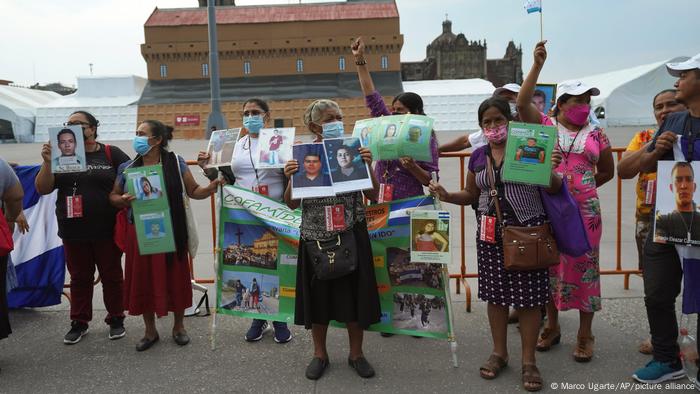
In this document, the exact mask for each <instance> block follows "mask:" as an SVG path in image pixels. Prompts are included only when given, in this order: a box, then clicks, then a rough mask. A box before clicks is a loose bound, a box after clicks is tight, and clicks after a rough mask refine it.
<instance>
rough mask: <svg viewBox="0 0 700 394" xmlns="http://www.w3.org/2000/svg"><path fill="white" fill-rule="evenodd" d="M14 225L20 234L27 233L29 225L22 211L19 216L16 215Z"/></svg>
mask: <svg viewBox="0 0 700 394" xmlns="http://www.w3.org/2000/svg"><path fill="white" fill-rule="evenodd" d="M15 223H16V224H17V228H18V230H19V232H20V233H21V234H24V233H26V232H27V231H29V223H27V218H26V217H25V216H24V211H22V212H20V214H19V215H17V219H15Z"/></svg>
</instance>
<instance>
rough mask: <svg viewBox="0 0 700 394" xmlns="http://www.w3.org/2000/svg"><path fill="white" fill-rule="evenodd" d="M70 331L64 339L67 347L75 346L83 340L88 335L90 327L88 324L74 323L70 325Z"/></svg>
mask: <svg viewBox="0 0 700 394" xmlns="http://www.w3.org/2000/svg"><path fill="white" fill-rule="evenodd" d="M70 326H71V328H70V331H68V333H67V334H66V336H65V337H63V343H65V344H66V345H74V344H76V343H78V342H80V340H81V339H82V338H83V336H85V335H86V334H87V333H88V325H87V323H83V322H79V321H75V320H74V321H72V322H71V323H70Z"/></svg>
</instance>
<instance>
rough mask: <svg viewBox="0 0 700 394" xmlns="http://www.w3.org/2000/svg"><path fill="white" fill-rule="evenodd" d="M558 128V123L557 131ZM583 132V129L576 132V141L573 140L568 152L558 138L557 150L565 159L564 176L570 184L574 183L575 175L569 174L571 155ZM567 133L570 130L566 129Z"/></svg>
mask: <svg viewBox="0 0 700 394" xmlns="http://www.w3.org/2000/svg"><path fill="white" fill-rule="evenodd" d="M558 128H559V122H557V129H558ZM565 129H566V128H565ZM581 130H583V127H582V128H580V129H579V130H578V131H577V132H576V135H575V136H574V139H573V140H571V143H570V144H569V149H568V150H567V151H566V152H565V151H564V149H563V148H562V146H561V138H557V148H558V149H559V152H561V156H562V158H563V159H564V175H566V181H567V183H569V184H571V182H572V181H573V175H571V174H569V155H571V151H572V150H574V145H576V140H577V139H578V136H579V134H581ZM566 132H567V133H568V132H569V129H566Z"/></svg>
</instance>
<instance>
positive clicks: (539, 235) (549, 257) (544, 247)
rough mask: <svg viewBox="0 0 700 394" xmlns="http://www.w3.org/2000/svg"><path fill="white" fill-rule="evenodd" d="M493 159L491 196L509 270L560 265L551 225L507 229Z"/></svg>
mask: <svg viewBox="0 0 700 394" xmlns="http://www.w3.org/2000/svg"><path fill="white" fill-rule="evenodd" d="M491 160H493V159H492V158H491V157H490V156H489V157H488V158H487V160H486V171H487V174H488V178H489V183H490V188H491V191H490V193H489V194H490V196H491V197H492V198H493V200H494V205H495V206H496V218H497V219H498V222H499V223H501V235H502V237H503V263H504V266H505V269H506V270H509V271H530V270H537V269H543V268H548V267H551V266H553V265H556V264H559V250H558V249H557V242H556V240H555V239H554V237H553V236H552V229H551V227H550V225H549V223H545V224H543V225H540V226H532V227H525V226H507V225H505V223H503V218H502V217H501V207H500V204H499V202H498V190H497V189H496V181H495V177H494V174H493V163H492V162H491Z"/></svg>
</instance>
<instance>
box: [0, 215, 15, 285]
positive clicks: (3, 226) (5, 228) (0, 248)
mask: <svg viewBox="0 0 700 394" xmlns="http://www.w3.org/2000/svg"><path fill="white" fill-rule="evenodd" d="M14 248H15V244H14V241H12V232H11V231H10V225H8V224H7V220H6V219H5V213H4V212H0V256H7V255H8V254H10V252H12V250H13V249H14ZM4 279H5V278H2V280H4Z"/></svg>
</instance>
